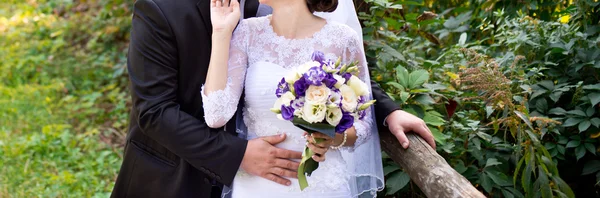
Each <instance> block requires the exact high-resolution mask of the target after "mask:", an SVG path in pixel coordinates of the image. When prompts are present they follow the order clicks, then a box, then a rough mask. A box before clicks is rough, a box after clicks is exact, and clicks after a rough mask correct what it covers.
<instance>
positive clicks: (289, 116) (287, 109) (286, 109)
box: [281, 103, 294, 120]
mask: <svg viewBox="0 0 600 198" xmlns="http://www.w3.org/2000/svg"><path fill="white" fill-rule="evenodd" d="M281 117H283V119H284V120H293V119H294V108H293V107H292V106H291V103H290V106H285V105H281Z"/></svg>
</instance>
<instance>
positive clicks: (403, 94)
mask: <svg viewBox="0 0 600 198" xmlns="http://www.w3.org/2000/svg"><path fill="white" fill-rule="evenodd" d="M409 97H410V93H408V92H405V91H402V92H400V100H402V102H403V103H406V101H407V100H408V98H409Z"/></svg>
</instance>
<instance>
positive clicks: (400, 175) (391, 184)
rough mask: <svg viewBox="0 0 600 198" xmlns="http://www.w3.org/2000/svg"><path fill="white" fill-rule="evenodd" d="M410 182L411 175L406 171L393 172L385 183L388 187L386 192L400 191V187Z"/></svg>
mask: <svg viewBox="0 0 600 198" xmlns="http://www.w3.org/2000/svg"><path fill="white" fill-rule="evenodd" d="M408 182H410V177H409V176H408V174H406V173H405V172H400V171H398V172H394V173H392V174H391V175H390V176H389V177H388V179H387V180H386V183H385V186H386V187H387V193H386V194H388V195H391V194H394V193H396V192H398V191H399V190H400V189H402V188H404V187H405V186H406V185H407V184H408Z"/></svg>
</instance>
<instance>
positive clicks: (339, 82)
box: [333, 74, 346, 89]
mask: <svg viewBox="0 0 600 198" xmlns="http://www.w3.org/2000/svg"><path fill="white" fill-rule="evenodd" d="M333 79H335V80H337V82H336V83H335V85H334V86H335V88H338V89H339V88H340V87H341V86H342V85H343V84H344V83H345V82H346V79H345V78H344V77H342V76H340V75H337V74H334V75H333Z"/></svg>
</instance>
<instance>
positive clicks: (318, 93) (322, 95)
mask: <svg viewBox="0 0 600 198" xmlns="http://www.w3.org/2000/svg"><path fill="white" fill-rule="evenodd" d="M329 94H331V90H330V89H329V88H327V86H325V85H321V86H314V85H311V86H309V87H308V89H307V90H306V97H305V98H306V102H309V103H313V104H325V103H327V99H329Z"/></svg>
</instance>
